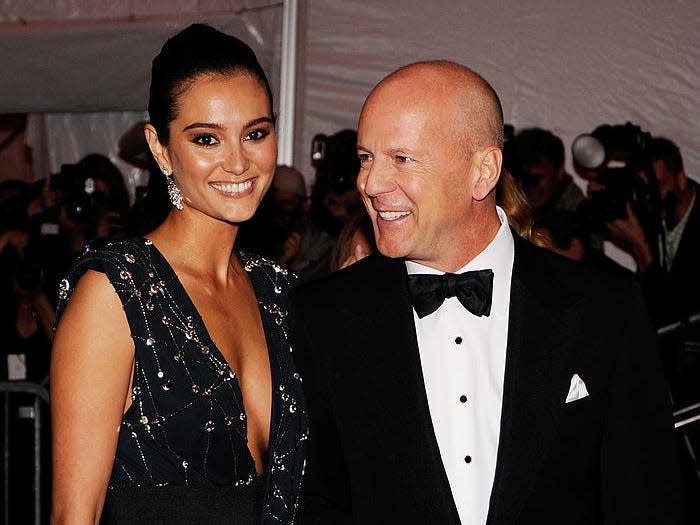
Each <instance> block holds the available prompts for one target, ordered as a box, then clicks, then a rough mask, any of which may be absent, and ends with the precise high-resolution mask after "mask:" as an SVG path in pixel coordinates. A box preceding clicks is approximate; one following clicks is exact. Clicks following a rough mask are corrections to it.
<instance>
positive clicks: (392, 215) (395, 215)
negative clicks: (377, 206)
mask: <svg viewBox="0 0 700 525" xmlns="http://www.w3.org/2000/svg"><path fill="white" fill-rule="evenodd" d="M377 213H378V214H379V216H380V217H381V218H382V219H384V220H385V221H395V220H396V219H400V218H401V217H405V216H406V215H409V214H410V213H411V212H410V211H378V212H377Z"/></svg>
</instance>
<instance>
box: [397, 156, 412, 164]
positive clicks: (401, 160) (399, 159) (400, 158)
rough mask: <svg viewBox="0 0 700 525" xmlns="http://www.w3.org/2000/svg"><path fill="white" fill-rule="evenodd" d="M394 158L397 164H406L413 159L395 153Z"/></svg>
mask: <svg viewBox="0 0 700 525" xmlns="http://www.w3.org/2000/svg"><path fill="white" fill-rule="evenodd" d="M395 158H396V162H397V163H398V164H407V163H409V162H411V161H412V160H413V159H411V157H406V156H405V155H396V157H395Z"/></svg>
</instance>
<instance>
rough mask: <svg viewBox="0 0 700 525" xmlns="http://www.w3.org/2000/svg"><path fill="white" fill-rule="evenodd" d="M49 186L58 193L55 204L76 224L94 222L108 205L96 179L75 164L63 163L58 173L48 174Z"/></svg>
mask: <svg viewBox="0 0 700 525" xmlns="http://www.w3.org/2000/svg"><path fill="white" fill-rule="evenodd" d="M49 187H50V188H51V190H53V191H55V192H56V193H57V194H58V201H57V203H56V204H57V206H58V207H59V208H61V209H62V210H63V211H64V212H65V214H66V217H67V218H68V219H69V220H70V221H71V222H74V223H76V224H89V223H91V222H94V221H95V220H96V219H97V218H98V217H99V215H100V214H101V213H102V212H103V211H104V210H105V209H106V208H107V207H108V205H109V202H108V199H107V196H106V195H105V194H104V193H103V192H101V191H98V188H97V183H96V179H95V178H94V177H92V176H91V174H90V173H88V171H87V170H86V169H85V168H83V167H81V166H80V165H77V164H63V165H62V166H61V170H60V171H59V172H58V173H54V174H51V175H49Z"/></svg>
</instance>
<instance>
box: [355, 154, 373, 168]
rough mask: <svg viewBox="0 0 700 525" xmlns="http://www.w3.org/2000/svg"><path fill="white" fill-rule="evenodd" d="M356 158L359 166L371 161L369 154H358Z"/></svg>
mask: <svg viewBox="0 0 700 525" xmlns="http://www.w3.org/2000/svg"><path fill="white" fill-rule="evenodd" d="M357 158H358V159H359V160H360V166H364V165H366V164H367V163H369V161H371V160H372V157H371V156H370V154H369V153H359V154H358V155H357Z"/></svg>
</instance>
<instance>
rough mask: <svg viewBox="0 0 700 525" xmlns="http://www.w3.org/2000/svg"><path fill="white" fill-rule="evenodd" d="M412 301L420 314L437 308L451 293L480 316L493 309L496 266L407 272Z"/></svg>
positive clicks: (419, 315)
mask: <svg viewBox="0 0 700 525" xmlns="http://www.w3.org/2000/svg"><path fill="white" fill-rule="evenodd" d="M408 289H409V290H410V292H411V302H412V303H413V308H414V309H415V310H416V313H417V314H418V317H420V318H423V317H425V316H426V315H428V314H431V313H433V312H434V311H435V310H437V309H438V308H439V307H440V305H441V304H442V303H443V301H444V300H445V299H446V298H448V297H457V299H458V300H459V302H460V303H462V306H464V307H465V308H466V309H467V310H469V311H470V312H471V313H473V314H474V315H476V316H478V317H481V316H483V315H489V314H490V313H491V292H492V290H493V270H477V271H472V272H464V273H459V274H455V273H446V274H444V275H431V274H412V275H409V276H408Z"/></svg>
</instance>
